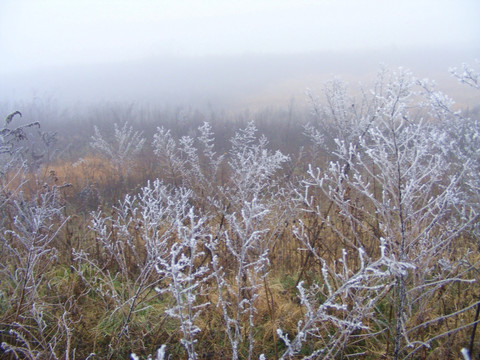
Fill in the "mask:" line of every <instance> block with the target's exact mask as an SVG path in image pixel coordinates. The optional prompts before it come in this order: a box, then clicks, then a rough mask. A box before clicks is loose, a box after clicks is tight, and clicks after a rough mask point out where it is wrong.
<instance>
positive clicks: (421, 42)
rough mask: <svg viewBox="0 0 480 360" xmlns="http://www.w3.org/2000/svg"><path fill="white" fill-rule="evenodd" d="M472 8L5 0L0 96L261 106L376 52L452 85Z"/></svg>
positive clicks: (479, 37) (370, 61)
mask: <svg viewBox="0 0 480 360" xmlns="http://www.w3.org/2000/svg"><path fill="white" fill-rule="evenodd" d="M479 13H480V4H479V3H478V1H473V0H472V1H467V0H464V1H446V0H440V1H429V0H420V1H410V0H408V1H401V2H400V1H380V0H356V1H353V0H341V1H328V0H323V1H322V0H320V1H305V0H304V1H287V0H281V1H229V2H225V1H218V0H217V1H202V2H200V1H185V0H184V1H175V2H166V1H157V2H155V1H127V0H123V1H117V2H115V5H112V3H111V2H108V1H55V0H46V1H41V2H40V1H27V0H17V1H13V0H3V1H2V2H1V4H0V99H1V101H4V102H5V101H7V102H10V103H18V102H19V101H23V100H28V99H33V98H38V97H42V98H50V99H53V100H55V101H56V102H58V103H61V104H65V105H70V104H83V103H91V102H104V101H115V102H116V101H118V102H145V103H154V104H160V105H162V104H180V105H189V106H211V105H212V104H214V105H217V106H221V107H227V108H233V109H237V108H245V107H262V106H270V105H277V104H282V103H285V102H288V101H290V100H291V99H296V100H297V101H299V102H300V103H301V102H302V101H304V92H305V90H306V88H315V87H320V86H321V83H322V82H323V81H326V80H329V79H331V78H332V77H333V76H340V77H343V78H345V79H346V80H348V81H352V82H357V81H367V80H368V79H370V78H371V77H372V76H373V75H374V74H375V71H376V70H377V69H378V66H379V64H380V63H383V64H385V65H387V66H390V67H395V66H404V67H407V68H410V69H411V70H412V71H413V72H414V73H415V74H416V75H418V76H419V77H431V78H434V79H436V80H437V81H438V82H439V84H440V85H441V86H443V87H444V88H445V89H446V90H452V91H453V92H457V91H458V90H457V89H456V88H455V81H454V80H453V79H451V78H449V76H448V68H449V67H450V66H458V65H460V63H461V62H464V61H466V62H471V61H473V60H474V59H475V58H479V57H480V56H479V55H480V45H479V44H480V25H479V24H480V23H479V22H478V14H479ZM457 95H458V96H459V98H460V101H461V102H462V103H465V104H466V105H470V104H471V103H472V101H474V100H472V95H471V94H469V93H459V94H457Z"/></svg>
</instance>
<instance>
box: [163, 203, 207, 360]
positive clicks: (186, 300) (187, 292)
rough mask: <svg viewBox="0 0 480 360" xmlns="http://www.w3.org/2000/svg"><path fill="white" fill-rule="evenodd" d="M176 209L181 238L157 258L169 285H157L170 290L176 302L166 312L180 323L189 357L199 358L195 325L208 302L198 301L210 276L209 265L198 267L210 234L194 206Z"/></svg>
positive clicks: (164, 290) (176, 223)
mask: <svg viewBox="0 0 480 360" xmlns="http://www.w3.org/2000/svg"><path fill="white" fill-rule="evenodd" d="M180 210H181V211H180V212H176V216H177V218H176V219H175V225H174V226H175V227H176V234H177V236H178V240H177V241H176V242H174V243H173V244H172V245H171V247H170V252H169V254H166V255H165V256H164V257H158V258H157V261H158V262H157V264H156V270H157V272H158V274H159V275H160V276H161V278H162V279H164V280H166V281H167V282H168V284H167V285H166V286H164V287H157V288H156V290H157V292H158V293H160V294H163V293H170V294H171V296H172V297H173V299H174V305H173V306H171V307H170V308H169V309H168V310H167V314H168V315H169V316H171V317H173V318H175V319H177V320H178V322H179V328H180V330H181V332H182V334H183V338H182V339H181V343H182V345H183V346H184V347H185V349H186V351H187V355H188V359H192V360H194V359H197V358H198V356H197V354H196V352H195V343H196V342H197V340H196V336H197V335H198V333H199V332H200V331H201V329H200V328H199V327H198V326H197V325H196V320H197V318H198V316H199V315H200V313H201V311H202V310H203V309H204V308H205V307H206V306H207V305H208V303H202V302H199V300H198V295H199V294H200V292H201V286H202V284H203V283H204V282H205V281H206V280H207V279H208V277H207V275H208V273H209V269H208V267H207V266H204V265H202V266H197V263H198V262H199V261H200V259H201V258H203V257H204V255H205V254H204V253H203V252H202V251H200V248H201V246H202V245H203V243H204V242H205V239H206V237H207V236H208V235H207V233H206V231H205V230H206V229H205V224H204V223H205V220H206V219H205V218H199V217H198V216H196V215H195V213H194V209H193V208H192V207H191V208H189V209H188V208H185V207H184V208H181V209H180Z"/></svg>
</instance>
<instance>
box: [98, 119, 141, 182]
mask: <svg viewBox="0 0 480 360" xmlns="http://www.w3.org/2000/svg"><path fill="white" fill-rule="evenodd" d="M94 132H95V134H94V135H93V136H92V141H91V142H90V146H91V147H92V148H93V149H95V150H97V151H99V152H100V154H102V156H105V157H107V158H108V159H109V160H110V161H111V163H112V165H113V166H114V168H115V171H116V172H117V174H118V175H119V176H123V175H124V173H127V174H128V173H129V172H130V169H131V166H132V162H133V160H134V157H135V156H136V155H137V154H138V153H139V152H140V151H141V150H142V148H143V145H144V144H145V138H143V137H142V134H141V133H140V132H138V131H134V130H133V127H132V126H130V127H129V126H128V122H125V123H124V124H123V126H122V127H121V128H120V127H119V126H118V125H117V123H115V124H114V136H113V139H112V141H108V140H106V139H105V138H104V137H103V135H102V134H101V133H100V130H99V129H98V127H97V126H95V127H94Z"/></svg>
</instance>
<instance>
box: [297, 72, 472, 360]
mask: <svg viewBox="0 0 480 360" xmlns="http://www.w3.org/2000/svg"><path fill="white" fill-rule="evenodd" d="M383 78H384V79H385V80H386V82H385V83H383V85H382V86H377V87H376V88H375V89H372V93H373V94H374V96H375V97H376V103H377V105H378V107H377V108H376V109H375V113H374V114H372V116H373V115H374V117H375V122H373V123H372V124H370V125H369V127H368V129H367V130H366V132H365V133H364V134H362V135H361V136H360V137H358V138H357V139H353V141H345V140H342V139H336V144H337V148H336V151H335V155H336V157H337V159H338V160H335V161H332V162H330V164H329V166H328V169H327V170H326V171H324V172H322V171H320V170H319V169H314V168H312V167H310V170H309V171H308V174H309V178H307V179H306V180H305V181H304V182H303V186H304V194H303V195H301V196H300V197H299V203H300V204H301V206H302V207H303V209H304V211H305V212H306V213H310V214H313V215H314V216H315V217H316V218H318V219H319V223H320V224H321V226H325V225H324V224H326V226H327V227H328V229H329V230H330V231H331V232H332V233H333V234H335V236H337V237H338V238H339V239H340V240H341V241H342V242H343V244H344V245H345V246H348V248H350V249H364V251H365V252H366V255H367V257H368V258H370V259H372V260H374V259H378V258H379V254H378V251H377V250H376V249H378V245H379V244H380V243H381V242H382V241H384V243H385V247H386V249H387V252H388V254H391V256H393V257H394V259H396V261H398V262H399V263H408V264H411V265H412V266H414V267H415V273H413V272H411V271H408V272H399V273H396V274H394V275H392V276H394V278H395V284H394V286H393V293H392V294H389V296H390V297H391V298H392V303H391V304H392V305H391V306H392V311H393V313H394V314H395V316H394V318H393V320H392V325H391V326H392V327H391V328H390V329H389V331H390V336H391V337H392V340H393V344H394V347H393V351H392V355H393V357H394V358H395V359H399V358H404V357H408V356H412V355H413V354H414V353H415V352H417V351H418V350H419V349H421V348H428V347H429V346H430V344H431V343H432V342H433V341H434V340H436V339H438V338H440V337H441V336H445V335H450V334H452V333H454V332H455V331H459V330H460V329H462V328H463V327H459V328H457V329H450V330H449V331H445V332H442V331H443V330H440V329H437V332H433V333H432V334H431V335H430V337H429V338H426V337H425V336H423V335H422V336H423V337H422V338H421V339H420V338H419V336H420V335H419V334H420V333H422V332H423V331H424V330H425V329H427V328H429V327H430V326H431V325H432V324H433V323H434V322H435V321H441V320H442V319H447V318H449V317H450V316H457V315H459V314H460V313H462V312H464V311H466V310H467V309H469V308H470V304H468V303H467V304H464V308H463V309H462V310H461V311H458V312H455V313H453V314H448V313H441V312H440V313H436V311H439V310H438V309H437V308H436V304H435V302H432V301H431V299H432V298H434V297H436V296H440V295H441V293H442V292H443V289H444V288H449V287H450V286H451V285H452V284H453V283H460V282H468V281H470V280H469V279H468V277H467V273H466V271H467V269H465V268H464V267H463V266H462V261H463V258H464V257H465V256H468V250H467V252H466V254H460V255H456V254H455V251H454V249H453V247H452V246H454V245H453V244H454V242H455V241H456V240H457V239H458V238H459V236H460V234H462V233H463V232H464V231H465V230H466V229H467V227H468V226H469V225H470V224H472V222H473V221H474V220H475V218H476V215H475V212H474V211H472V208H471V207H470V206H469V205H468V204H467V203H466V202H465V196H464V194H463V191H462V188H461V186H460V185H461V181H462V180H464V172H465V170H466V167H460V168H459V169H458V168H455V167H453V166H452V164H451V163H450V162H449V161H448V160H449V159H448V157H447V154H448V153H449V152H451V149H450V148H448V146H449V144H448V143H447V142H446V141H445V138H446V137H447V135H446V133H445V131H444V130H442V129H441V127H440V126H438V125H437V124H436V123H435V122H434V120H431V121H429V120H427V119H422V117H421V116H422V115H425V113H424V112H423V110H424V104H422V103H420V104H421V105H420V106H421V109H418V108H416V106H418V104H419V102H418V101H419V100H418V98H416V96H418V95H419V94H421V93H420V92H415V91H414V86H415V84H416V81H415V79H414V78H413V77H412V76H411V74H410V73H409V72H407V71H404V70H400V71H399V72H392V73H384V75H383ZM431 99H432V98H431V97H428V96H425V97H424V101H430V100H431ZM421 110H422V111H421ZM463 166H468V163H467V164H463ZM318 192H320V193H322V194H323V196H325V198H326V199H327V204H328V206H327V207H322V206H321V205H322V204H321V203H320V204H319V202H318V201H316V200H315V198H316V196H318ZM302 226H303V225H302ZM302 233H305V234H306V233H307V232H306V231H302ZM314 240H315V239H312V238H310V237H309V236H308V237H306V238H304V242H305V243H306V244H307V245H308V247H309V248H310V250H311V252H312V249H314V248H315V246H317V244H315V243H314ZM317 251H318V250H317ZM362 251H363V250H362ZM439 259H441V261H439ZM374 261H376V260H374ZM372 296H373V297H374V294H372ZM426 314H429V316H432V317H433V316H436V318H435V319H436V320H433V319H430V320H428V321H427V320H425V321H423V322H422V321H420V324H418V323H417V324H414V322H413V319H417V320H418V319H423V318H425V317H426ZM434 314H436V315H434Z"/></svg>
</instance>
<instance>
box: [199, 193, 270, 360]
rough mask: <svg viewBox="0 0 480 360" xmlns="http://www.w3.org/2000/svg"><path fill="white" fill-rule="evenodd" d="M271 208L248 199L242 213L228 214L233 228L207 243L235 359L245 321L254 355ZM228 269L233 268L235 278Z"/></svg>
mask: <svg viewBox="0 0 480 360" xmlns="http://www.w3.org/2000/svg"><path fill="white" fill-rule="evenodd" d="M268 212H269V210H268V209H267V208H266V206H265V205H264V204H261V203H260V202H259V201H257V200H256V199H253V200H252V201H251V202H248V203H245V204H244V207H243V208H242V209H241V214H239V215H237V214H235V213H233V214H228V215H227V216H226V218H227V222H228V224H229V227H230V231H226V232H225V233H224V234H223V236H222V237H221V240H218V239H212V241H211V242H210V243H209V244H208V247H209V249H210V251H211V253H212V254H213V258H212V267H213V276H214V278H215V280H216V284H217V289H218V296H219V300H218V306H220V307H221V308H222V313H223V320H224V321H225V326H226V328H225V332H226V334H227V336H228V340H229V342H230V345H231V347H232V359H238V358H239V356H240V355H239V352H238V351H239V346H240V344H241V343H242V342H243V341H244V335H243V333H244V332H245V328H244V326H245V324H248V328H247V329H246V330H247V331H248V339H247V343H248V358H249V359H251V358H252V356H253V346H254V338H253V330H254V325H255V323H254V316H255V313H256V300H257V298H258V296H259V289H260V287H261V285H262V280H263V279H264V277H265V276H266V275H267V271H268V266H269V260H268V250H269V249H268V237H267V236H266V235H267V233H268V231H269V229H268V228H267V226H266V225H265V224H264V220H265V218H266V215H267V214H268ZM220 241H222V243H220ZM222 249H223V250H222ZM222 257H227V259H229V261H228V262H229V268H228V269H227V270H225V269H224V268H223V267H222V265H221V261H220V259H221V258H222ZM227 271H228V272H232V277H233V279H231V278H230V276H229V275H228V274H227Z"/></svg>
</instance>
